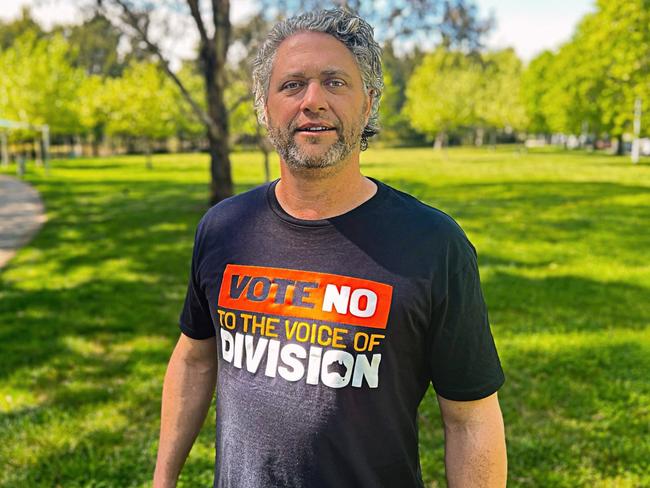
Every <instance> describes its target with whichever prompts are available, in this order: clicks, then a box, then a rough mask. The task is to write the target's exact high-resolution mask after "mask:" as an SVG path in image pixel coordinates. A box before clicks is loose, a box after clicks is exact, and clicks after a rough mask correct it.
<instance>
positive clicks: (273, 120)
mask: <svg viewBox="0 0 650 488" xmlns="http://www.w3.org/2000/svg"><path fill="white" fill-rule="evenodd" d="M369 112H370V97H369V96H368V94H367V93H365V91H364V89H363V81H362V79H361V73H360V72H359V68H358V66H357V63H356V61H355V59H354V56H353V55H352V53H351V52H350V51H349V50H348V48H347V47H346V46H345V45H344V44H343V43H342V42H340V41H338V40H337V39H335V38H334V37H332V36H330V35H328V34H323V33H320V32H300V33H298V34H295V35H293V36H291V37H289V38H287V39H285V40H284V41H283V42H282V43H281V44H280V46H279V47H278V50H277V53H276V57H275V62H274V64H273V71H272V72H271V79H270V83H269V93H268V98H267V101H266V116H267V122H268V124H267V125H268V129H269V138H270V139H271V142H273V145H274V146H275V148H276V150H277V151H278V153H279V154H280V157H281V158H282V160H283V161H284V162H285V163H286V164H287V165H288V166H289V167H290V168H293V169H306V168H327V167H333V166H336V165H337V164H339V163H341V162H344V161H346V160H347V159H348V157H349V156H350V154H352V153H353V151H357V152H358V151H359V149H358V148H359V141H360V139H361V133H362V132H363V128H364V127H365V125H366V122H367V118H368V114H369Z"/></svg>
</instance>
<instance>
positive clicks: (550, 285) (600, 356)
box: [0, 147, 650, 487]
mask: <svg viewBox="0 0 650 488" xmlns="http://www.w3.org/2000/svg"><path fill="white" fill-rule="evenodd" d="M233 162H234V179H235V183H236V187H237V188H236V189H237V191H243V190H246V189H249V188H251V187H253V186H255V185H257V184H259V183H260V182H261V180H262V176H261V175H262V174H263V172H262V163H261V157H260V156H259V155H258V154H255V153H236V154H234V155H233ZM362 165H363V169H364V172H365V173H366V174H368V175H370V176H374V177H377V178H379V179H381V180H383V181H385V182H387V183H389V184H391V185H393V186H395V187H397V188H400V189H403V190H405V191H408V192H410V193H412V194H414V195H415V196H417V197H418V198H420V199H422V200H424V201H425V202H427V203H429V204H431V205H433V206H436V207H438V208H440V209H442V210H444V211H446V212H448V213H450V214H451V215H452V216H454V217H455V218H456V219H457V220H458V221H459V222H460V224H461V225H462V226H463V228H464V229H465V230H466V232H467V234H468V235H469V237H470V239H471V240H472V241H473V242H474V244H475V245H476V247H477V249H478V252H479V263H480V268H481V275H482V281H483V288H484V292H485V295H486V299H487V302H488V306H489V309H490V318H491V322H492V327H493V333H494V336H495V339H496V342H497V346H498V348H499V351H500V354H501V358H502V363H503V366H504V369H505V371H506V375H507V382H506V384H505V385H504V386H503V388H502V389H501V391H500V393H499V395H500V398H501V405H502V409H503V412H504V417H505V420H506V424H507V437H508V451H509V477H510V484H509V485H510V486H540V487H577V486H588V487H599V486H601V487H640V486H650V332H649V325H650V305H649V303H650V232H648V223H649V222H650V164H649V163H648V161H645V162H642V163H641V164H639V165H636V166H633V165H631V164H630V163H629V161H628V159H623V158H619V157H613V156H607V155H595V154H588V153H582V152H571V153H567V152H560V151H554V150H538V151H536V152H529V153H520V152H518V151H515V150H513V149H512V148H507V147H503V148H499V149H498V150H496V151H490V150H488V149H452V150H449V151H447V152H445V153H437V152H434V151H432V150H431V149H428V148H422V149H371V150H369V151H368V152H367V153H364V154H363V156H362ZM275 173H277V171H276V172H275ZM26 179H27V180H28V181H30V182H32V183H33V184H34V185H35V186H36V187H37V188H38V189H39V190H40V192H41V193H42V195H43V198H44V200H45V204H46V206H47V212H48V219H49V220H48V223H47V224H46V226H45V227H44V229H43V230H42V231H41V232H40V234H39V235H38V236H37V237H36V238H35V239H34V240H33V241H32V242H31V243H30V244H29V246H28V247H26V248H25V249H23V250H22V251H20V252H19V253H18V255H17V256H16V257H15V258H14V259H13V260H12V261H11V262H10V263H9V265H8V266H7V267H6V268H5V269H4V270H2V271H0V357H1V358H2V359H1V360H0V439H2V442H1V443H0V466H3V469H2V470H0V486H2V487H14V486H21V487H41V486H62V487H80V486H84V487H85V486H92V487H115V486H120V487H122V486H124V487H126V486H147V485H148V482H149V480H150V476H151V473H152V470H153V466H154V458H155V452H156V444H157V429H158V416H159V408H160V389H161V384H162V377H163V374H164V370H165V365H166V361H167V359H168V357H169V354H170V352H171V348H172V346H173V344H174V342H175V340H176V338H177V336H178V330H177V327H176V322H177V317H178V312H179V311H180V307H181V304H182V300H183V297H184V293H185V287H186V282H187V277H188V269H189V259H190V253H191V246H192V237H193V232H194V227H195V225H196V223H197V222H198V220H199V218H200V216H201V214H202V213H203V211H204V210H205V209H206V204H205V201H206V196H207V157H206V156H205V155H195V154H193V155H164V156H156V157H155V158H154V169H153V170H147V169H146V168H145V163H144V159H143V158H140V157H116V158H102V159H77V160H65V161H61V160H58V161H53V162H52V170H51V173H50V175H49V176H45V175H44V173H43V171H42V170H40V169H38V168H37V169H31V170H30V171H29V173H28V175H27V177H26ZM405 238H408V236H405ZM213 414H214V412H212V413H211V414H210V416H209V420H208V422H206V426H205V428H204V429H203V431H202V433H201V436H200V439H199V441H198V443H197V444H196V445H195V447H194V449H193V451H192V453H191V455H190V459H189V460H188V463H187V465H186V467H185V469H184V471H183V474H182V477H181V482H180V485H179V486H185V487H195V486H208V485H210V483H211V480H212V467H213V456H214V452H213V440H214V439H213V435H214V434H213V428H214V415H213ZM420 424H421V429H420V436H421V458H422V468H423V476H424V478H425V481H426V482H427V486H444V467H443V437H442V429H441V425H440V418H439V415H438V413H437V406H436V402H435V397H434V395H433V394H432V393H431V392H430V393H429V395H428V396H427V397H426V398H425V400H424V403H423V406H422V408H421V415H420ZM333 469H336V467H333Z"/></svg>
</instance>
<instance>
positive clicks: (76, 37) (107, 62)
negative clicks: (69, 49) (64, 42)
mask: <svg viewBox="0 0 650 488" xmlns="http://www.w3.org/2000/svg"><path fill="white" fill-rule="evenodd" d="M68 30H69V32H68V33H67V38H68V41H69V42H70V44H71V45H73V46H75V47H76V49H77V51H76V53H75V56H74V57H73V58H72V65H73V66H75V67H80V68H83V69H84V71H85V72H86V73H87V74H89V75H101V76H119V75H120V74H121V72H122V70H123V69H124V67H125V66H124V63H123V62H122V61H120V59H119V56H118V46H119V44H120V41H121V40H122V37H123V36H122V33H121V32H120V31H119V30H118V29H116V28H115V27H113V25H112V24H111V23H110V21H109V20H108V19H106V17H104V16H102V15H99V14H97V15H94V16H93V17H91V18H90V19H88V20H86V21H85V22H83V23H82V24H79V25H73V26H70V27H69V29H68Z"/></svg>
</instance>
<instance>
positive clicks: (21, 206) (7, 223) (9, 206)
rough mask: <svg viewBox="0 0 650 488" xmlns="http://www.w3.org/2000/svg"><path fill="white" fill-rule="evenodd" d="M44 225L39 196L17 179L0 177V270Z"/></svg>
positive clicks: (41, 203) (43, 212)
mask: <svg viewBox="0 0 650 488" xmlns="http://www.w3.org/2000/svg"><path fill="white" fill-rule="evenodd" d="M44 222H45V208H44V207H43V202H42V201H41V197H40V196H39V194H38V192H37V191H36V190H35V189H34V188H32V187H31V186H30V185H28V184H26V183H23V182H22V181H20V180H17V179H16V178H11V177H9V176H4V175H0V268H2V267H3V266H4V265H5V264H7V261H9V260H10V259H11V257H12V256H13V255H14V254H15V252H16V250H17V249H18V248H19V247H21V246H24V245H25V244H27V242H28V241H29V240H30V239H31V238H32V237H33V236H34V234H35V233H36V232H37V231H38V229H40V227H41V225H43V223H44Z"/></svg>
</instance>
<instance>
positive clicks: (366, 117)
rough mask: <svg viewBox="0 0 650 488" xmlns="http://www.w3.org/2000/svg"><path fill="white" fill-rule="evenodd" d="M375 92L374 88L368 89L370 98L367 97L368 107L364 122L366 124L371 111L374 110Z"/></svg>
mask: <svg viewBox="0 0 650 488" xmlns="http://www.w3.org/2000/svg"><path fill="white" fill-rule="evenodd" d="M374 94H375V90H373V89H372V88H371V89H370V90H368V98H367V99H366V100H367V107H366V113H365V119H366V123H365V124H364V126H366V125H368V120H369V119H370V112H371V111H372V100H373V98H374Z"/></svg>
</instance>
